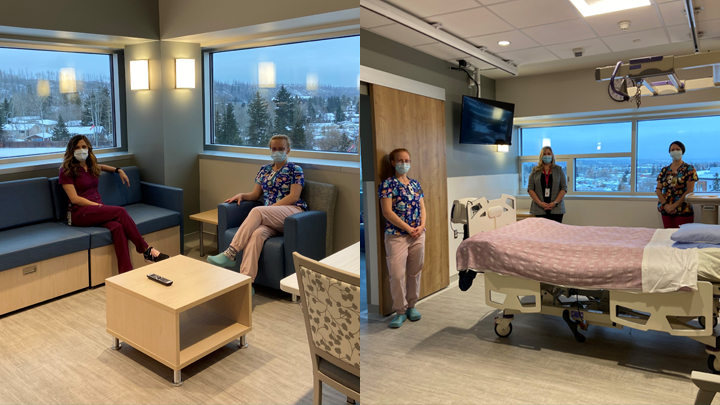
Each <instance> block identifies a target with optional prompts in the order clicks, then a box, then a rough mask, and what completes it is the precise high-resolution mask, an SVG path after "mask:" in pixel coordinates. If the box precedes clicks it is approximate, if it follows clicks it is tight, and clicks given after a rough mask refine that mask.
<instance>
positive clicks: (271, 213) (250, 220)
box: [230, 205, 303, 282]
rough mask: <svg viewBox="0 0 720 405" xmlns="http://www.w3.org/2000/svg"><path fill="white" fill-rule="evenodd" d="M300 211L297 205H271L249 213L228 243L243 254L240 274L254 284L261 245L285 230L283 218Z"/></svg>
mask: <svg viewBox="0 0 720 405" xmlns="http://www.w3.org/2000/svg"><path fill="white" fill-rule="evenodd" d="M302 210H303V209H302V208H300V207H298V206H297V205H273V206H269V207H255V208H253V209H252V211H250V214H249V215H248V216H247V218H245V221H243V223H242V225H240V229H238V230H237V232H236V233H235V237H233V240H232V242H230V246H232V247H233V249H235V250H236V251H238V252H240V251H242V252H243V258H242V263H240V273H241V274H244V275H246V276H250V277H252V279H253V282H255V276H257V272H258V260H259V259H260V252H262V248H263V244H264V243H265V241H266V240H268V239H270V238H272V237H273V236H277V235H279V234H281V233H282V232H283V231H284V230H285V218H287V217H289V216H290V215H293V214H297V213H298V212H302Z"/></svg>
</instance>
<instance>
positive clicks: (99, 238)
mask: <svg viewBox="0 0 720 405" xmlns="http://www.w3.org/2000/svg"><path fill="white" fill-rule="evenodd" d="M125 210H126V211H127V213H128V215H130V218H132V219H133V221H135V225H137V227H138V230H139V231H140V234H141V235H147V234H149V233H153V232H157V231H162V230H163V229H167V228H172V227H175V226H179V225H180V220H181V218H180V213H179V212H176V211H171V210H168V209H165V208H160V207H155V206H153V205H147V204H132V205H127V206H125ZM75 229H78V230H81V231H83V232H85V233H88V234H90V249H95V248H98V247H102V246H107V245H112V243H113V241H112V234H111V233H110V231H108V230H107V229H105V228H103V227H99V226H93V227H87V228H79V227H78V228H75Z"/></svg>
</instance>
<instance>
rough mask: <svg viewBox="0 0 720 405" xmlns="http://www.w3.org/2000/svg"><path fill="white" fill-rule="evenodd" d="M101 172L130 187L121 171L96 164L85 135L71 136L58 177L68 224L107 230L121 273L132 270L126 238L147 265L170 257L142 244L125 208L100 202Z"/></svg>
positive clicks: (138, 232) (144, 243) (140, 236)
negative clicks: (66, 206)
mask: <svg viewBox="0 0 720 405" xmlns="http://www.w3.org/2000/svg"><path fill="white" fill-rule="evenodd" d="M102 171H106V172H110V173H117V174H118V176H120V180H121V181H122V183H123V184H127V186H128V187H130V179H128V176H127V175H126V174H125V172H124V171H123V170H122V169H120V168H119V167H111V166H107V165H101V164H98V162H97V158H95V154H94V153H93V150H92V145H91V144H90V140H89V139H88V138H87V137H86V136H85V135H75V136H73V137H72V138H71V139H70V141H69V142H68V145H67V149H65V156H64V157H63V163H62V167H60V176H59V177H58V184H62V187H63V189H64V190H65V193H66V194H67V196H68V200H69V201H70V207H69V210H68V225H72V226H81V227H87V226H101V227H103V228H106V229H108V230H109V231H110V234H111V235H112V240H113V245H114V246H115V256H116V257H117V262H118V272H120V273H125V272H127V271H130V270H132V269H133V266H132V262H131V260H130V251H129V250H128V239H130V240H131V241H132V243H133V244H134V245H135V249H136V251H137V252H138V253H140V254H142V255H143V259H145V261H146V262H148V263H155V262H159V261H161V260H165V259H167V258H169V256H168V255H166V254H164V253H160V252H159V251H158V250H157V249H155V248H153V247H152V246H149V245H148V244H147V243H146V242H145V240H144V239H143V237H142V235H140V231H138V228H137V225H136V224H135V221H133V219H132V218H130V215H128V213H127V211H126V210H125V208H123V207H115V206H110V205H105V204H103V203H102V200H101V199H100V192H99V191H98V185H99V183H100V181H99V179H100V172H102Z"/></svg>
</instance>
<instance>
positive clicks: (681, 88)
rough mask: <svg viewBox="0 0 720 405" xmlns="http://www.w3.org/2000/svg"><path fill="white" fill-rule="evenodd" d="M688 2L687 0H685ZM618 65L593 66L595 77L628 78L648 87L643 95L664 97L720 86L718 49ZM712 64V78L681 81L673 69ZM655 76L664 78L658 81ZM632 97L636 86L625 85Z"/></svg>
mask: <svg viewBox="0 0 720 405" xmlns="http://www.w3.org/2000/svg"><path fill="white" fill-rule="evenodd" d="M688 1H690V0H688ZM619 64H620V66H617V65H615V66H605V67H599V68H596V69H595V80H597V81H608V80H610V79H611V78H613V77H615V78H618V79H619V78H625V77H626V78H628V79H632V80H633V81H635V82H636V83H638V82H642V84H643V86H644V87H645V88H646V89H648V90H649V92H650V93H649V94H648V93H642V96H658V95H660V96H663V95H672V94H678V93H684V92H686V91H691V90H701V89H709V88H718V87H720V51H712V52H702V53H695V54H692V55H684V56H651V57H646V58H637V59H631V60H630V61H629V63H619ZM708 66H712V68H713V70H712V71H713V74H712V77H703V78H699V79H692V80H690V79H688V80H680V79H679V78H678V77H677V74H676V71H678V70H682V69H696V68H701V67H708ZM658 79H663V80H659V81H658ZM627 90H628V96H630V97H632V96H633V95H634V93H635V91H636V90H635V89H633V88H630V87H629V88H628V89H627Z"/></svg>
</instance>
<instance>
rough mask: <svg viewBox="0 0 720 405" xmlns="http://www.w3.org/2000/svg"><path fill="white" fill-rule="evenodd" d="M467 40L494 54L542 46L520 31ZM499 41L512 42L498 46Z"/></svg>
mask: <svg viewBox="0 0 720 405" xmlns="http://www.w3.org/2000/svg"><path fill="white" fill-rule="evenodd" d="M465 40H466V41H468V42H470V43H471V44H473V45H476V46H485V47H487V49H488V51H490V52H493V53H498V52H510V51H517V50H520V49H527V48H535V47H536V46H540V44H538V43H537V42H535V41H533V40H532V39H530V38H529V37H528V36H527V35H525V34H523V33H522V32H520V31H508V32H502V33H500V34H492V35H485V36H481V37H472V38H466V39H465ZM498 41H510V45H507V46H501V45H498Z"/></svg>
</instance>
